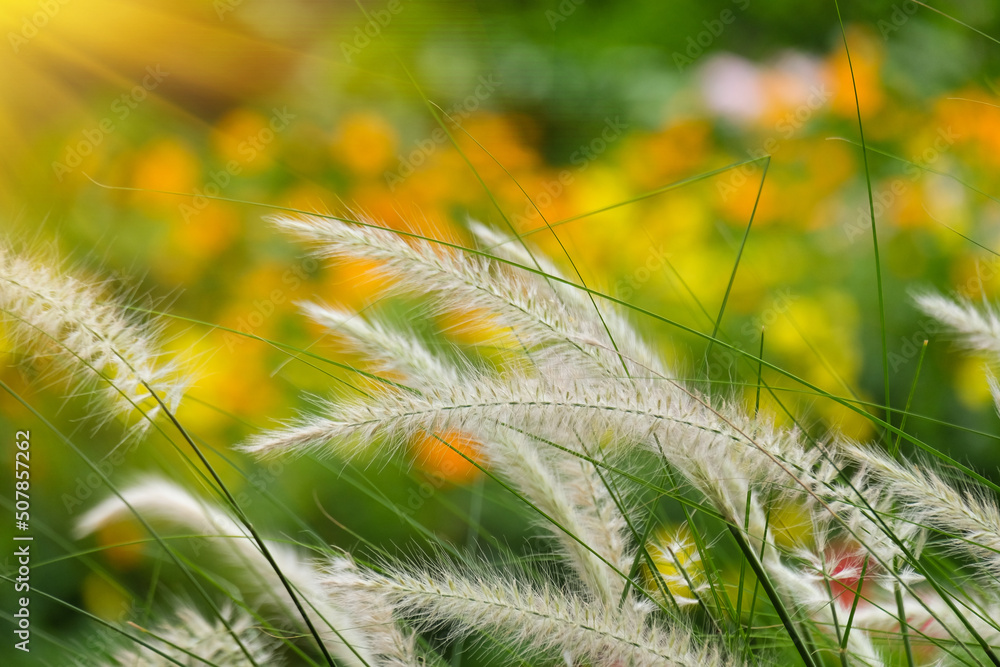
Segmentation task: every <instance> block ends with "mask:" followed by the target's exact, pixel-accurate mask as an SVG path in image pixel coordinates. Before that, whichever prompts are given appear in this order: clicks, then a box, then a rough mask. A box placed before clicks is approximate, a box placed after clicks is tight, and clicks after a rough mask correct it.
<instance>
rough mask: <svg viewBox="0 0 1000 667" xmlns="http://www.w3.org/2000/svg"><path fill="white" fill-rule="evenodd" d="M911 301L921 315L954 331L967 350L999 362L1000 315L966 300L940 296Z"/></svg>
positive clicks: (932, 295)
mask: <svg viewBox="0 0 1000 667" xmlns="http://www.w3.org/2000/svg"><path fill="white" fill-rule="evenodd" d="M914 300H915V301H916V303H917V306H919V308H920V309H921V310H922V311H924V313H926V314H927V315H929V316H930V317H933V318H934V319H935V320H937V321H939V322H941V323H942V324H945V325H947V326H948V327H950V328H951V329H953V330H954V331H955V333H956V334H958V335H959V339H960V340H961V342H962V344H963V345H965V346H966V347H967V348H969V349H970V350H975V351H978V352H986V353H989V354H990V355H991V356H992V357H994V358H995V359H998V360H1000V314H998V313H997V312H996V311H995V310H994V309H993V308H990V307H988V306H984V307H983V308H982V309H979V308H976V307H975V306H974V305H972V303H971V302H969V301H968V300H964V299H962V300H953V299H949V298H947V297H944V296H941V295H940V294H918V295H916V296H915V297H914Z"/></svg>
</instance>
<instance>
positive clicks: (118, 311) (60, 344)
mask: <svg viewBox="0 0 1000 667" xmlns="http://www.w3.org/2000/svg"><path fill="white" fill-rule="evenodd" d="M52 263H53V262H50V261H45V260H44V259H42V258H39V257H28V256H21V255H17V254H15V253H14V252H12V251H11V249H10V248H8V247H6V246H4V245H2V244H0V323H2V325H3V326H5V327H6V328H8V329H9V330H10V332H11V334H12V336H11V338H12V340H13V347H14V349H15V350H18V351H20V352H23V353H24V354H26V355H31V356H35V357H38V358H45V359H46V360H51V361H52V362H53V372H56V373H59V374H62V375H64V376H65V379H66V381H67V382H68V383H69V384H70V386H72V387H73V388H74V391H76V392H77V393H81V394H89V393H93V394H95V396H94V398H95V399H98V397H100V400H95V405H96V406H97V407H98V408H99V410H98V411H99V414H103V415H106V418H109V419H110V418H113V417H115V416H122V417H125V418H127V417H128V416H130V415H131V414H132V413H133V411H134V410H138V411H140V412H141V413H143V414H144V417H143V418H141V419H139V420H138V422H137V423H136V425H135V428H136V429H137V430H142V429H144V428H145V427H146V426H148V424H149V423H151V421H152V419H153V418H154V417H155V415H156V414H157V412H159V410H160V407H161V406H160V404H159V402H158V401H157V400H156V398H154V396H153V393H154V392H155V394H156V397H158V398H159V399H160V400H162V401H163V403H164V404H165V405H166V406H167V408H168V409H170V410H173V409H175V408H176V407H177V404H178V402H179V401H180V399H181V397H182V395H183V394H184V391H185V388H186V386H187V379H186V378H185V377H184V376H183V375H182V373H181V372H180V369H179V368H178V367H177V366H176V365H175V364H173V363H171V362H168V361H166V360H165V359H164V357H163V354H162V353H161V352H159V350H158V348H159V343H158V341H157V335H156V331H155V330H154V328H153V327H152V326H151V325H150V324H149V323H140V322H138V321H136V319H135V318H133V317H131V316H128V315H126V313H125V311H124V310H123V309H122V308H121V307H120V306H119V304H117V303H116V302H115V301H114V299H112V298H111V297H110V296H109V295H107V294H105V293H104V291H103V290H102V289H101V288H100V287H97V286H95V285H94V284H93V283H91V282H86V281H83V280H80V279H78V278H76V277H74V276H72V275H69V274H68V273H64V272H61V271H59V270H57V269H54V268H52V266H51V264H52Z"/></svg>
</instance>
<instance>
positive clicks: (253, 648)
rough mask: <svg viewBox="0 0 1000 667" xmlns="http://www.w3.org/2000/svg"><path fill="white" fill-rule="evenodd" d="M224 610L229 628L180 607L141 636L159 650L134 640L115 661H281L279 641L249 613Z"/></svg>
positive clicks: (136, 666)
mask: <svg viewBox="0 0 1000 667" xmlns="http://www.w3.org/2000/svg"><path fill="white" fill-rule="evenodd" d="M222 614H223V615H224V616H225V621H226V623H228V625H229V628H230V629H231V630H230V629H227V628H226V624H225V623H223V619H220V618H217V619H208V618H205V617H204V616H203V615H202V614H201V612H199V611H198V610H196V609H194V608H193V607H180V608H178V609H177V610H176V611H175V617H174V618H173V619H170V620H164V621H161V622H160V623H159V624H157V625H156V626H155V627H153V628H151V629H149V630H148V631H147V632H146V633H144V634H143V635H141V637H140V638H141V639H142V640H143V641H145V642H147V643H148V644H150V645H151V646H153V647H155V648H156V651H160V653H157V652H156V651H154V650H151V649H150V648H147V647H145V646H142V645H140V644H135V645H134V646H130V647H124V648H122V649H120V650H119V651H117V652H116V653H115V654H114V656H112V664H114V665H117V666H120V667H160V666H161V665H173V664H181V665H187V664H194V663H195V662H196V663H197V664H208V665H218V667H251V666H253V665H281V664H282V662H283V660H281V658H280V656H279V655H278V652H277V649H278V648H279V646H280V644H279V642H277V641H276V640H275V639H274V638H273V637H271V635H269V634H267V633H266V632H265V631H264V630H263V629H261V628H258V627H256V624H255V622H254V619H253V618H252V617H251V616H250V615H249V614H247V613H246V612H244V611H242V610H236V609H234V608H232V607H227V608H225V609H223V610H222ZM161 653H162V654H165V655H166V656H169V658H165V657H164V655H161ZM192 661H194V662H192Z"/></svg>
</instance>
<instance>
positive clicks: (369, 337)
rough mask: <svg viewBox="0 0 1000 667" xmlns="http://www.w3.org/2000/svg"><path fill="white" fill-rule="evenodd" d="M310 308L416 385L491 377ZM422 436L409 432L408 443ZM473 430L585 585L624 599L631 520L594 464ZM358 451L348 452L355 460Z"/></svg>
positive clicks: (462, 385)
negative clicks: (625, 533)
mask: <svg viewBox="0 0 1000 667" xmlns="http://www.w3.org/2000/svg"><path fill="white" fill-rule="evenodd" d="M303 309H304V310H305V312H306V313H307V314H309V315H310V316H311V317H312V318H313V319H314V320H316V321H317V322H319V323H322V324H324V325H326V326H328V327H330V330H331V331H335V332H337V333H338V334H339V335H340V336H341V337H342V338H345V339H346V340H347V341H348V343H349V344H350V345H351V346H352V347H354V348H356V349H359V350H364V351H365V353H366V355H367V356H369V358H370V359H372V360H373V361H374V362H375V364H376V367H378V368H382V369H385V370H390V371H394V372H396V373H399V374H400V375H401V376H402V380H403V381H405V382H407V383H408V384H409V385H410V386H413V387H417V388H422V389H423V390H424V391H428V392H429V391H434V390H435V389H437V388H441V387H449V388H451V389H453V390H454V391H457V392H463V391H466V388H467V387H469V386H475V385H476V384H477V382H479V381H480V379H481V378H482V377H485V375H483V374H481V373H478V372H477V371H475V370H474V369H473V367H472V366H471V365H470V364H467V363H463V362H462V361H461V360H455V361H452V360H450V359H446V358H444V357H442V356H439V355H436V354H434V353H432V352H431V351H430V350H428V349H427V348H426V347H425V346H424V345H423V343H422V342H421V341H419V340H417V339H415V338H414V337H413V336H412V335H408V334H407V332H403V331H399V330H396V329H393V328H391V327H390V326H389V325H388V324H383V323H380V322H378V321H377V320H375V321H373V322H370V323H369V322H366V321H365V319H364V318H362V317H361V316H359V315H355V316H350V315H349V314H347V313H345V312H343V311H340V310H337V309H333V308H330V307H327V306H318V305H315V304H305V305H304V306H303ZM490 377H494V378H496V376H490ZM401 393H408V392H402V391H401ZM421 432H424V431H423V430H418V431H414V432H412V433H410V434H404V435H403V437H402V440H404V441H405V440H409V439H410V438H412V437H414V436H416V435H417V434H418V433H421ZM426 432H428V433H434V432H435V430H434V429H426ZM472 433H474V434H475V435H476V438H477V439H478V442H479V454H480V455H482V456H484V457H485V459H486V462H487V464H488V465H490V466H491V467H492V468H495V469H496V470H498V471H503V474H504V476H505V477H506V479H508V480H509V481H510V482H512V483H513V484H514V486H515V487H516V488H517V489H518V491H519V492H521V493H522V494H524V496H525V497H526V498H527V499H528V500H529V501H530V502H531V503H533V504H534V505H535V506H536V507H537V508H538V509H539V511H541V512H542V513H544V514H545V515H546V516H548V517H549V518H550V521H548V522H542V525H543V527H544V528H545V529H547V530H548V531H549V532H550V533H551V534H552V535H553V537H554V538H555V539H556V541H557V543H558V544H559V545H560V548H561V550H562V551H563V553H564V554H565V555H566V556H567V557H568V561H569V564H570V566H571V567H572V568H573V569H574V571H576V573H577V574H578V575H579V577H580V579H581V580H582V581H583V583H584V585H585V586H586V587H587V588H588V589H589V590H590V591H591V592H592V593H593V594H595V595H596V596H597V597H598V598H599V599H601V600H603V601H605V602H610V601H613V600H615V599H617V598H619V597H620V595H621V592H622V589H623V586H624V582H623V579H622V577H621V575H620V574H619V573H620V572H622V571H624V570H626V569H627V568H628V566H629V565H628V564H629V561H630V558H631V555H630V554H629V553H628V551H627V550H626V548H625V541H624V537H623V535H622V531H623V530H624V528H625V526H624V524H625V521H624V520H623V519H622V517H621V515H620V512H619V511H618V508H617V506H615V504H614V503H613V502H612V499H611V498H610V497H609V494H608V492H607V489H606V488H605V486H604V484H603V483H602V482H601V480H600V478H599V477H598V476H597V475H596V474H595V471H594V469H593V464H590V463H587V462H584V461H580V460H578V459H576V458H575V457H572V456H568V455H563V456H562V457H561V458H560V459H557V458H556V457H555V456H554V454H555V452H553V451H552V450H550V449H539V448H538V447H537V446H535V445H534V444H533V443H532V442H530V441H529V440H528V439H526V438H525V437H524V436H523V435H521V434H518V433H516V432H512V431H510V430H509V429H507V430H503V431H501V432H498V433H495V434H493V433H488V432H485V431H483V430H482V429H477V430H475V431H472ZM437 446H439V447H447V446H449V443H447V442H439V443H438V445H437ZM354 451H357V450H351V451H347V452H344V453H345V454H346V456H347V457H350V456H351V455H352V454H353V453H354Z"/></svg>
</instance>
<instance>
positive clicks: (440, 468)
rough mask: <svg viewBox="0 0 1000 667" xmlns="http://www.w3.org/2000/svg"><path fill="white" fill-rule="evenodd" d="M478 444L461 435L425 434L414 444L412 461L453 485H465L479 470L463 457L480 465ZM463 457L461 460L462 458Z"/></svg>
mask: <svg viewBox="0 0 1000 667" xmlns="http://www.w3.org/2000/svg"><path fill="white" fill-rule="evenodd" d="M478 449H479V443H477V442H476V441H475V440H474V439H473V438H472V437H470V436H469V435H468V434H465V433H462V432H461V431H444V432H442V433H433V434H424V435H422V436H419V437H418V438H416V439H415V441H414V443H413V450H412V451H413V459H414V462H415V463H416V464H417V466H418V467H419V468H420V469H421V470H423V471H424V472H426V473H428V474H430V475H435V476H440V477H443V478H444V479H445V480H446V481H448V482H451V483H452V484H468V483H469V482H471V481H472V480H474V479H475V478H476V477H477V476H478V475H479V468H477V467H476V466H475V465H473V464H472V463H471V462H470V461H469V460H468V459H466V458H465V457H469V459H472V460H473V461H476V462H478V461H479V452H478ZM463 455H464V456H463Z"/></svg>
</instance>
